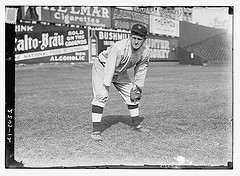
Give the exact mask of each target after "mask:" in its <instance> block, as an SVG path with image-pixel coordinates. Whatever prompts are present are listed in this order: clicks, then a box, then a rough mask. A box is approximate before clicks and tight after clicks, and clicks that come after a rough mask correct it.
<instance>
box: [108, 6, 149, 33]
mask: <svg viewBox="0 0 240 176" xmlns="http://www.w3.org/2000/svg"><path fill="white" fill-rule="evenodd" d="M149 19H150V17H149V15H148V14H143V13H138V12H134V11H129V10H124V9H118V8H112V28H113V29H123V30H130V29H131V27H132V26H133V25H134V24H135V23H141V24H143V25H145V26H146V27H147V29H148V30H149V24H150V20H149Z"/></svg>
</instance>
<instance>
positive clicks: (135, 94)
mask: <svg viewBox="0 0 240 176" xmlns="http://www.w3.org/2000/svg"><path fill="white" fill-rule="evenodd" d="M141 98H142V90H141V89H140V88H139V87H138V86H137V85H135V84H134V85H133V88H132V89H131V91H130V100H131V102H134V103H136V102H138V101H139V100H140V99H141Z"/></svg>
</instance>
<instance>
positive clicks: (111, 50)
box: [99, 39, 150, 88]
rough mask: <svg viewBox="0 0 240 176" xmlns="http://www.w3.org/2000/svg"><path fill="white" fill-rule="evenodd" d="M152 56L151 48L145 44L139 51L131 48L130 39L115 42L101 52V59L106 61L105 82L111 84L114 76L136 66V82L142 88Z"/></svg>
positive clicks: (107, 84)
mask: <svg viewBox="0 0 240 176" xmlns="http://www.w3.org/2000/svg"><path fill="white" fill-rule="evenodd" d="M149 58H150V50H149V48H148V47H147V46H146V45H145V44H143V45H142V46H141V47H140V48H139V49H138V50H137V51H133V50H132V48H131V41H130V39H123V40H121V41H118V42H116V43H114V44H113V45H112V46H110V47H108V48H107V50H104V51H103V52H101V53H100V54H99V60H100V61H101V62H103V63H105V67H104V82H103V83H104V84H105V85H106V86H110V84H111V82H112V79H113V76H114V75H118V74H122V73H124V72H126V71H127V69H129V68H131V67H133V66H135V68H134V83H135V84H136V85H137V86H138V87H140V88H142V87H143V86H144V81H145V77H146V73H147V67H148V63H149Z"/></svg>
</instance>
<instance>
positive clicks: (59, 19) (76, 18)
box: [22, 6, 111, 27]
mask: <svg viewBox="0 0 240 176" xmlns="http://www.w3.org/2000/svg"><path fill="white" fill-rule="evenodd" d="M22 16H23V17H22V18H23V19H25V20H35V21H44V22H50V23H60V24H62V23H63V24H74V25H81V26H96V27H111V9H110V7H94V6H64V7H63V6H51V7H48V6H40V7H39V6H38V7H35V6H25V7H23V10H22Z"/></svg>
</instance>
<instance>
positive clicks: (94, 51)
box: [90, 30, 98, 62]
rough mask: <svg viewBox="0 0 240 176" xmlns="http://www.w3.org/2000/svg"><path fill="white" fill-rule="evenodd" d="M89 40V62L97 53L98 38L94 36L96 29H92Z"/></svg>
mask: <svg viewBox="0 0 240 176" xmlns="http://www.w3.org/2000/svg"><path fill="white" fill-rule="evenodd" d="M90 42H91V56H92V57H91V62H93V61H94V60H95V59H96V58H97V55H98V39H97V36H96V31H95V30H92V35H91V36H90Z"/></svg>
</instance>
